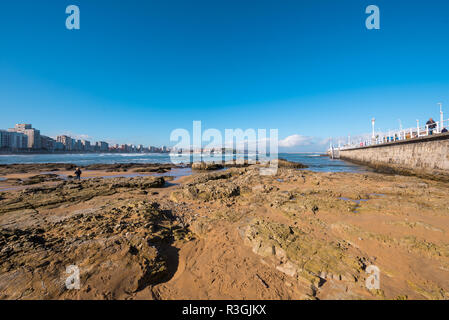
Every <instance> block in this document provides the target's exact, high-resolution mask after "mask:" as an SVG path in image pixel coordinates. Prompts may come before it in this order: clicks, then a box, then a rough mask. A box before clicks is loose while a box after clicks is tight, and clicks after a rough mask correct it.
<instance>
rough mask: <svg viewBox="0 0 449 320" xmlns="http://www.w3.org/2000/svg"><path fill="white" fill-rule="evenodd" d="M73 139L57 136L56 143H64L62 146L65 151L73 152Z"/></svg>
mask: <svg viewBox="0 0 449 320" xmlns="http://www.w3.org/2000/svg"><path fill="white" fill-rule="evenodd" d="M72 140H73V139H72V138H70V137H69V136H65V135H62V136H57V137H56V141H58V142H60V143H62V145H63V146H64V149H65V150H66V151H72V150H73V142H72Z"/></svg>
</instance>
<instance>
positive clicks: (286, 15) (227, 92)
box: [0, 0, 449, 151]
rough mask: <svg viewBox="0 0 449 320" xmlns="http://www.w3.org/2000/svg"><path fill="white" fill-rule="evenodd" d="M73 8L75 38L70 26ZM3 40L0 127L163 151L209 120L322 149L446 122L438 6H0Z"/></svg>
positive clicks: (346, 2) (317, 2)
mask: <svg viewBox="0 0 449 320" xmlns="http://www.w3.org/2000/svg"><path fill="white" fill-rule="evenodd" d="M70 4H75V5H78V6H79V8H80V10H81V29H80V30H72V31H69V30H67V29H66V28H65V19H66V17H67V15H66V13H65V8H66V6H68V5H70ZM370 4H375V5H377V6H378V7H379V8H380V13H381V29H380V30H367V29H366V27H365V19H366V17H367V14H366V13H365V8H366V7H367V6H368V5H370ZM0 39H1V47H0V108H1V109H0V114H1V116H0V128H8V127H11V126H13V125H14V124H15V123H18V122H27V123H32V124H33V125H34V126H35V127H37V128H38V129H41V131H42V133H44V134H47V135H50V136H55V135H57V134H61V133H71V134H73V135H78V136H80V135H86V136H89V137H91V138H92V139H93V140H106V141H110V142H117V143H135V144H140V143H142V144H145V145H148V144H151V145H164V144H165V145H168V144H170V143H169V138H170V133H171V131H172V130H173V129H176V128H186V129H189V130H191V128H192V121H194V120H201V121H202V124H203V128H205V129H207V128H217V129H219V130H224V129H225V128H242V129H247V128H255V129H257V128H266V129H270V128H277V129H279V137H280V138H281V139H286V138H288V137H290V138H289V139H287V140H284V142H285V143H284V145H285V146H286V148H284V149H285V151H320V150H323V149H324V148H325V147H326V145H325V144H324V143H323V141H325V140H326V139H328V138H329V137H330V136H334V137H337V136H347V135H348V134H351V135H355V134H361V133H365V132H369V131H370V128H371V122H370V120H371V118H372V117H373V116H374V117H376V119H377V120H376V125H377V126H378V128H382V129H384V130H388V129H393V128H397V127H398V119H401V121H402V123H403V125H404V127H409V126H414V125H415V124H416V119H421V120H422V121H425V120H427V118H429V117H430V116H433V117H434V118H438V117H439V114H438V111H439V109H438V106H437V102H443V104H444V105H445V106H446V110H447V113H446V114H447V118H449V59H448V57H449V41H448V40H449V2H447V1H442V0H427V1H405V0H388V1H383V0H370V1H364V0H340V1H332V0H314V1H311V0H310V1H300V0H294V1H284V0H280V1H274V0H272V1H263V0H262V1H261V0H257V1H256V0H239V1H237V0H213V1H211V0H207V1H198V0H182V1H174V0H164V1H162V0H160V1H146V0H128V1H124V0H122V1H113V0H109V1H107V0H78V1H75V0H73V1H72V0H64V1H63V0H58V1H55V0H33V1H32V0H28V1H25V0H14V1H12V0H4V1H1V3H0ZM286 142H289V143H286ZM287 146H288V148H287Z"/></svg>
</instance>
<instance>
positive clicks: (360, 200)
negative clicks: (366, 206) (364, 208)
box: [338, 197, 368, 205]
mask: <svg viewBox="0 0 449 320" xmlns="http://www.w3.org/2000/svg"><path fill="white" fill-rule="evenodd" d="M338 199H340V200H345V201H352V202H354V203H357V204H358V205H360V203H361V202H366V201H368V199H359V200H354V199H349V198H345V197H340V198H338Z"/></svg>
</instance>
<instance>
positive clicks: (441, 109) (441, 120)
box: [438, 102, 444, 132]
mask: <svg viewBox="0 0 449 320" xmlns="http://www.w3.org/2000/svg"><path fill="white" fill-rule="evenodd" d="M438 104H439V105H440V126H439V127H440V132H441V130H443V128H444V125H443V121H444V118H443V104H442V103H441V102H438Z"/></svg>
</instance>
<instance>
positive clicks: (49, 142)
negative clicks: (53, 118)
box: [41, 135, 56, 151]
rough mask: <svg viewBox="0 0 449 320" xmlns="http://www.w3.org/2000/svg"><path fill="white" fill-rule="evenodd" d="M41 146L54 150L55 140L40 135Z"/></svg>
mask: <svg viewBox="0 0 449 320" xmlns="http://www.w3.org/2000/svg"><path fill="white" fill-rule="evenodd" d="M41 147H42V149H44V150H47V151H54V150H55V148H56V140H55V139H53V138H50V137H47V136H42V135H41Z"/></svg>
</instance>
